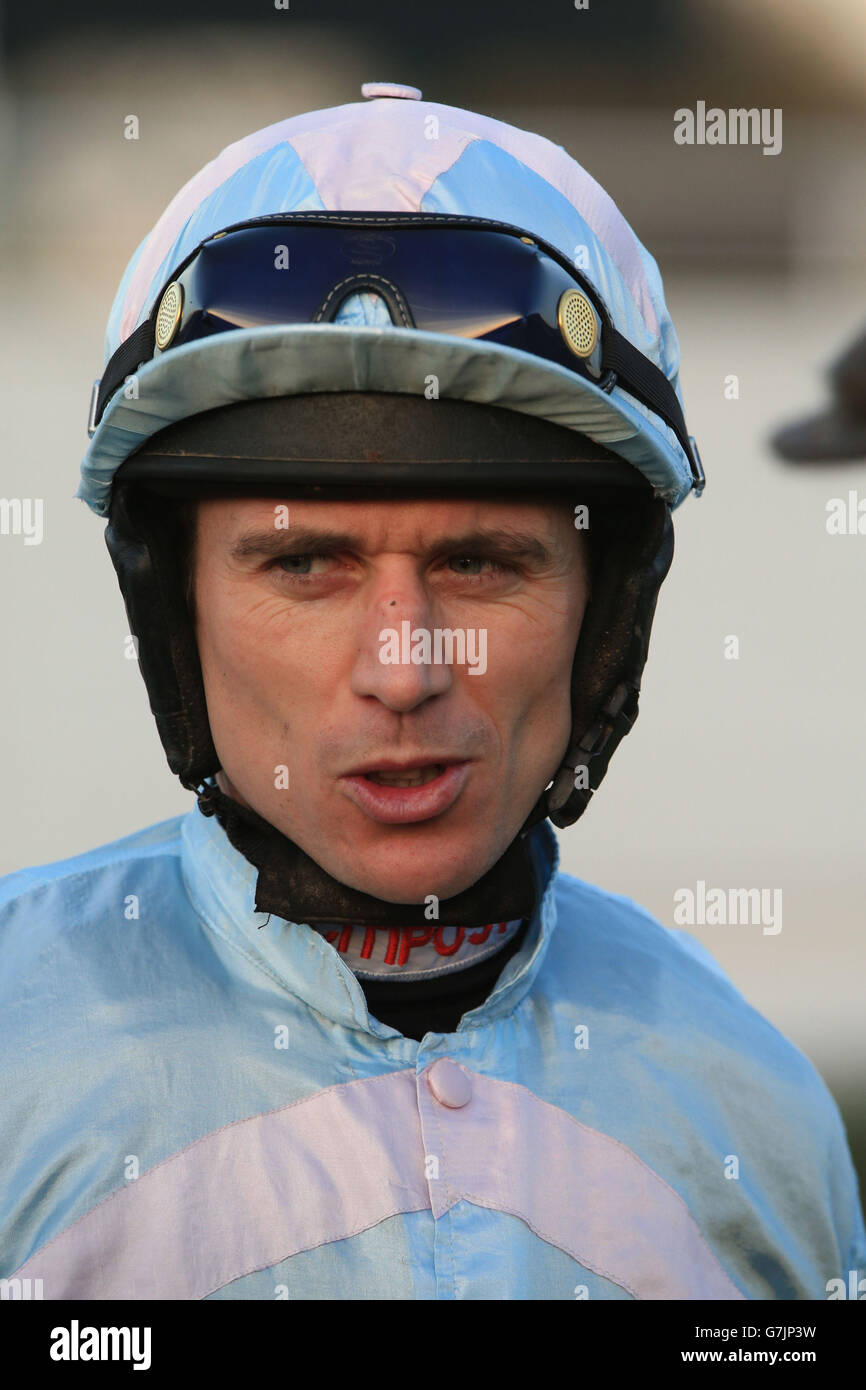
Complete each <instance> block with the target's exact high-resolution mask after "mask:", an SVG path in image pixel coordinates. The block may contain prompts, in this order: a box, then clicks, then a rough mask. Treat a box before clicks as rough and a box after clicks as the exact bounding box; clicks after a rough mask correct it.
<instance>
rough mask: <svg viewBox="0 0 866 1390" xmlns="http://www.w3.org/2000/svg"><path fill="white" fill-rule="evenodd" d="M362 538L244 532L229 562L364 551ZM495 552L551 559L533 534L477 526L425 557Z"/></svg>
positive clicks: (294, 530) (317, 530) (437, 544)
mask: <svg viewBox="0 0 866 1390" xmlns="http://www.w3.org/2000/svg"><path fill="white" fill-rule="evenodd" d="M364 548H365V547H364V541H363V538H362V537H361V536H358V535H352V534H351V533H350V532H348V531H335V530H331V529H329V528H323V527H317V526H293V527H291V529H288V530H280V531H277V530H273V529H270V528H269V529H268V530H266V531H245V532H243V534H242V535H240V536H239V537H238V538H237V540H236V541H235V542H234V543H233V545H232V546H231V550H230V557H231V559H232V560H246V559H250V558H257V559H268V558H274V557H276V556H279V555H287V554H290V553H291V554H295V555H301V554H318V553H325V552H337V551H341V550H353V551H362V550H364ZM477 550H489V551H495V553H496V554H497V555H499V556H501V557H502V558H503V559H510V560H515V561H520V560H523V561H525V562H528V563H530V564H532V563H534V564H538V565H545V564H549V563H550V561H551V560H552V559H553V554H552V551H551V550H550V548H549V547H548V546H547V545H545V544H544V543H543V542H542V541H541V540H540V539H539V538H538V536H536V535H534V534H533V533H532V532H527V531H519V530H514V529H508V528H504V527H487V526H483V527H476V528H474V529H473V530H472V531H465V532H461V533H460V534H459V535H453V536H452V535H442V536H439V537H437V538H436V540H435V541H431V542H430V544H429V545H428V546H426V547H425V549H424V552H423V553H424V555H425V556H426V557H427V558H431V557H435V556H437V555H442V554H451V553H454V552H456V551H464V552H466V553H472V552H474V551H477Z"/></svg>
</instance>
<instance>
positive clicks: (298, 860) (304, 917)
mask: <svg viewBox="0 0 866 1390" xmlns="http://www.w3.org/2000/svg"><path fill="white" fill-rule="evenodd" d="M198 806H199V810H200V811H201V813H202V815H205V816H216V818H217V820H218V821H219V823H220V825H221V826H222V827H223V829H224V830H225V832H226V834H227V836H228V838H229V840H230V841H231V842H232V844H233V845H234V847H235V849H237V850H239V851H240V853H241V854H242V855H243V856H244V858H245V859H248V860H249V862H250V863H251V864H253V865H254V867H255V868H257V869H258V871H259V873H258V880H257V882H256V899H255V906H256V911H257V912H267V913H272V914H274V915H275V916H277V917H282V918H284V919H285V920H286V921H289V922H306V923H309V924H311V925H313V924H315V923H317V922H324V923H333V922H335V921H347V922H353V923H356V924H357V925H358V926H379V927H389V926H395V927H429V925H430V921H431V918H430V917H429V915H427V914H428V913H429V907H427V905H426V902H421V903H394V902H386V901H383V900H382V899H380V898H375V897H373V896H372V895H371V894H369V893H363V892H361V891H360V890H358V889H356V888H350V887H349V886H348V885H347V884H345V883H340V882H339V880H338V879H335V878H333V877H332V876H331V874H329V873H327V872H326V870H325V869H323V868H322V866H321V865H320V864H318V863H316V861H315V860H314V859H311V858H310V856H309V855H308V854H305V853H304V851H303V850H302V849H301V847H300V845H298V844H296V843H295V841H294V840H290V839H289V838H288V836H286V835H283V834H282V832H281V831H279V830H277V829H276V827H275V826H273V825H271V824H270V822H269V821H266V820H264V819H263V818H262V817H261V816H259V815H258V814H257V813H256V812H255V811H253V810H251V809H249V808H247V807H245V806H242V805H241V803H240V802H239V801H235V799H234V798H233V797H230V796H227V795H226V793H225V792H223V791H221V790H220V788H219V787H218V786H217V785H216V783H215V781H214V780H213V779H210V780H208V781H207V782H205V783H203V784H202V786H201V787H200V789H199V792H198ZM432 874H433V866H431V877H432ZM535 906H536V887H535V875H534V872H533V868H532V860H531V858H530V854H529V846H528V844H527V841H526V838H525V836H524V834H523V832H521V833H520V834H519V835H518V836H517V837H516V838H515V839H514V840H513V841H512V843H511V844H510V845H509V847H508V849H507V850H506V851H505V853H504V854H503V855H502V856H501V857H500V859H499V860H498V861H497V862H496V863H495V864H494V865H493V867H492V868H491V869H488V871H487V873H486V874H484V875H483V877H482V878H480V879H479V880H478V881H477V883H474V884H472V886H471V887H470V888H467V889H465V890H464V891H463V892H462V893H458V894H456V895H455V896H454V897H452V898H443V899H441V900H440V902H439V904H438V913H437V916H436V917H435V921H436V924H437V925H438V926H455V927H461V926H462V927H482V926H486V925H487V923H488V922H492V921H508V920H512V919H514V918H517V917H532V915H533V913H534V912H535Z"/></svg>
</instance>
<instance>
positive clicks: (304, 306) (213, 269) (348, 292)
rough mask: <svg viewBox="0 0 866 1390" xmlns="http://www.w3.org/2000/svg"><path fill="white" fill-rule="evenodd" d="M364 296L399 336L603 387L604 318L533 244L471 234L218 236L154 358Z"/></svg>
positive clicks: (167, 297) (280, 231)
mask: <svg viewBox="0 0 866 1390" xmlns="http://www.w3.org/2000/svg"><path fill="white" fill-rule="evenodd" d="M364 291H368V292H373V293H376V294H379V295H380V296H381V297H382V298H383V299H384V300H385V303H386V304H387V306H388V309H389V312H390V315H391V320H392V323H393V324H394V325H395V326H397V327H401V326H402V327H408V328H416V329H420V330H426V331H429V332H433V333H447V334H452V335H455V336H457V337H461V338H471V339H475V340H483V341H486V342H492V343H498V344H501V345H502V346H505V347H510V348H518V349H521V350H522V351H524V352H529V353H533V354H534V355H536V356H539V357H544V358H546V359H547V360H549V361H553V362H557V363H559V364H560V365H561V366H564V367H568V368H570V369H572V370H576V371H578V372H580V373H581V374H584V375H586V376H588V377H589V379H591V380H593V381H595V382H597V383H600V378H601V376H602V372H601V341H602V332H603V328H604V319H603V313H604V311H603V309H602V308H601V307H600V306H598V305H595V304H593V303H592V301H591V300H590V298H589V296H588V294H587V292H586V288H585V287H584V286H583V285H581V284H580V283H579V282H578V281H577V279H576V277H575V276H574V275H572V274H570V272H569V271H568V270H567V269H566V268H565V267H564V266H562V265H560V264H559V263H558V262H557V261H555V260H553V259H552V258H551V257H550V256H548V255H546V254H545V253H544V252H543V251H542V250H541V249H540V248H539V247H538V246H537V245H536V244H535V243H534V242H531V241H530V240H529V239H528V238H527V239H525V240H524V239H521V238H520V237H519V236H514V235H510V234H506V233H501V232H491V231H484V230H478V229H475V228H473V229H471V230H468V231H467V230H464V231H457V230H455V229H453V228H441V227H430V226H429V225H428V226H424V227H419V228H416V229H412V230H410V229H408V228H395V227H386V228H382V229H378V228H376V229H370V228H364V227H346V228H340V227H334V226H318V227H311V226H297V225H295V226H286V225H271V226H268V227H256V228H248V229H245V230H241V231H236V232H228V233H223V234H219V235H217V236H216V237H214V238H212V239H211V240H210V241H208V242H206V243H205V245H204V246H203V247H201V249H200V250H199V251H198V252H197V254H196V256H195V258H194V259H193V260H192V261H191V262H190V263H189V264H188V265H187V266H186V267H185V269H183V270H182V271H181V272H180V273H179V274H177V275H176V276H175V278H174V280H173V281H172V283H171V285H170V286H169V287H168V288H167V290H166V291H164V292H163V297H162V301H161V304H160V309H159V313H158V319H157V337H156V343H157V348H158V349H159V350H161V351H166V350H167V349H168V348H170V347H174V346H179V345H181V344H183V343H188V342H192V341H194V340H196V339H199V338H203V337H207V336H210V335H211V334H214V333H220V332H225V331H227V330H231V329H237V328H254V327H261V326H266V325H277V324H311V323H330V322H333V320H334V319H335V318H336V316H337V314H338V312H339V310H340V307H341V305H343V304H344V303H345V302H346V300H347V299H349V298H350V297H351V296H352V295H353V294H358V293H361V292H364ZM161 330H162V337H161Z"/></svg>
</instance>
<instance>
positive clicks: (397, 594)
mask: <svg viewBox="0 0 866 1390" xmlns="http://www.w3.org/2000/svg"><path fill="white" fill-rule="evenodd" d="M434 607H435V605H434V604H433V603H432V602H431V600H430V597H429V595H428V594H427V592H426V590H425V588H424V585H423V583H422V581H421V579H420V578H419V577H418V575H417V574H416V573H415V572H414V568H412V567H411V565H410V564H408V563H407V564H402V563H396V564H395V565H394V566H392V567H389V571H388V573H387V574H383V575H381V576H380V577H378V578H377V579H375V580H373V581H372V582H371V585H370V588H369V592H368V593H367V595H366V608H365V611H364V615H363V618H362V619H361V621H360V624H359V627H358V632H357V645H358V653H357V657H356V660H355V665H354V668H353V671H352V679H351V689H352V692H353V694H355V695H361V696H365V695H373V696H375V698H376V699H377V700H381V702H382V704H383V705H386V706H387V707H388V709H392V710H396V711H397V712H398V713H406V712H408V711H409V710H412V709H415V708H416V706H417V705H420V704H423V703H424V701H425V700H429V699H430V698H431V696H433V695H442V694H444V693H445V691H447V690H449V689H450V688H451V684H452V680H453V673H452V671H451V669H450V667H449V666H447V665H446V664H444V663H439V664H437V663H435V662H434V661H433V659H432V658H433V655H434V653H435V643H434V640H433V638H434V631H435V628H434V624H435V621H436V614H435V612H434Z"/></svg>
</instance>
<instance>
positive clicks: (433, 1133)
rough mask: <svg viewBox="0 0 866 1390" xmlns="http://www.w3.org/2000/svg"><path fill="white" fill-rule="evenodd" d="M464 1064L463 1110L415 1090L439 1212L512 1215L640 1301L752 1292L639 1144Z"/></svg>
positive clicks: (425, 1091) (726, 1296) (427, 1091)
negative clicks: (476, 1209)
mask: <svg viewBox="0 0 866 1390" xmlns="http://www.w3.org/2000/svg"><path fill="white" fill-rule="evenodd" d="M435 1065H436V1063H433V1066H434V1067H435ZM450 1065H451V1066H453V1065H454V1064H453V1063H451V1064H450ZM429 1070H432V1068H430V1069H428V1072H429ZM461 1071H463V1072H464V1073H465V1075H466V1076H467V1077H468V1079H469V1080H470V1082H471V1087H472V1099H471V1101H470V1103H469V1104H468V1105H467V1106H466V1107H465V1108H464V1109H456V1110H449V1109H448V1108H447V1106H444V1105H440V1104H438V1103H437V1102H436V1101H435V1100H434V1099H433V1096H432V1093H431V1091H430V1088H429V1085H428V1086H427V1087H426V1088H425V1089H422V1090H420V1091H419V1101H420V1104H421V1124H422V1129H423V1131H424V1139H425V1144H426V1151H427V1154H428V1155H432V1156H438V1158H439V1181H438V1182H435V1183H431V1191H432V1197H433V1215H434V1216H436V1217H439V1216H441V1215H442V1214H443V1213H444V1212H446V1211H448V1210H449V1208H450V1207H452V1206H454V1204H455V1203H456V1202H459V1201H467V1202H474V1203H476V1204H477V1205H479V1206H482V1207H490V1208H492V1210H494V1211H505V1212H510V1213H511V1215H512V1216H518V1217H519V1218H520V1219H521V1221H525V1222H526V1224H527V1226H529V1227H530V1229H531V1230H533V1231H534V1232H535V1234H536V1235H537V1236H540V1237H541V1239H542V1240H546V1241H548V1242H549V1243H550V1244H551V1245H555V1246H557V1247H558V1248H559V1249H560V1250H564V1251H565V1252H566V1254H568V1255H571V1256H572V1258H573V1259H575V1260H577V1261H578V1263H579V1264H581V1265H583V1266H584V1267H585V1268H586V1269H590V1270H592V1271H593V1272H594V1273H595V1274H600V1275H601V1276H602V1277H603V1278H605V1279H610V1280H611V1281H612V1282H613V1283H614V1284H619V1285H620V1287H621V1288H624V1289H626V1290H627V1291H628V1292H629V1293H630V1294H632V1295H633V1297H634V1298H640V1299H654V1300H658V1299H741V1298H743V1297H744V1295H743V1294H742V1293H740V1291H739V1289H738V1288H737V1287H736V1285H735V1284H734V1283H733V1281H732V1280H731V1279H730V1278H729V1277H728V1275H727V1274H726V1273H725V1271H724V1269H723V1268H722V1266H721V1264H720V1263H719V1261H718V1259H717V1258H716V1256H715V1255H714V1254H713V1251H712V1250H711V1249H710V1247H709V1245H708V1244H707V1242H706V1241H705V1240H704V1238H703V1236H702V1235H701V1232H700V1230H699V1229H698V1226H697V1223H696V1222H695V1219H694V1217H693V1216H692V1214H691V1212H690V1211H689V1209H688V1207H687V1206H686V1204H685V1202H684V1201H683V1199H682V1198H681V1197H680V1196H679V1195H678V1194H677V1193H676V1192H674V1190H673V1188H672V1187H669V1186H668V1184H667V1183H666V1182H665V1181H664V1179H663V1178H660V1177H659V1175H658V1174H657V1173H655V1172H653V1170H652V1168H649V1167H648V1166H647V1164H645V1163H644V1162H643V1160H642V1159H641V1158H639V1157H638V1155H637V1154H636V1153H634V1152H633V1151H632V1150H631V1149H629V1148H627V1147H626V1146H625V1145H624V1144H621V1143H619V1141H618V1140H616V1139H611V1138H610V1136H609V1135H606V1134H601V1133H600V1132H599V1131H598V1130H594V1129H589V1128H588V1127H587V1126H586V1125H583V1124H581V1123H580V1121H578V1120H575V1119H573V1118H572V1117H571V1116H570V1115H569V1114H567V1113H566V1112H565V1111H564V1110H560V1109H558V1108H557V1107H556V1106H553V1105H549V1104H548V1103H547V1102H546V1101H543V1100H539V1099H538V1097H537V1096H535V1095H533V1094H532V1092H531V1091H528V1090H527V1089H526V1088H525V1087H524V1086H518V1085H515V1084H514V1083H512V1082H506V1081H492V1080H491V1079H490V1078H489V1077H485V1076H479V1075H478V1074H477V1073H475V1072H469V1071H467V1070H466V1068H461ZM425 1075H426V1074H425Z"/></svg>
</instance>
